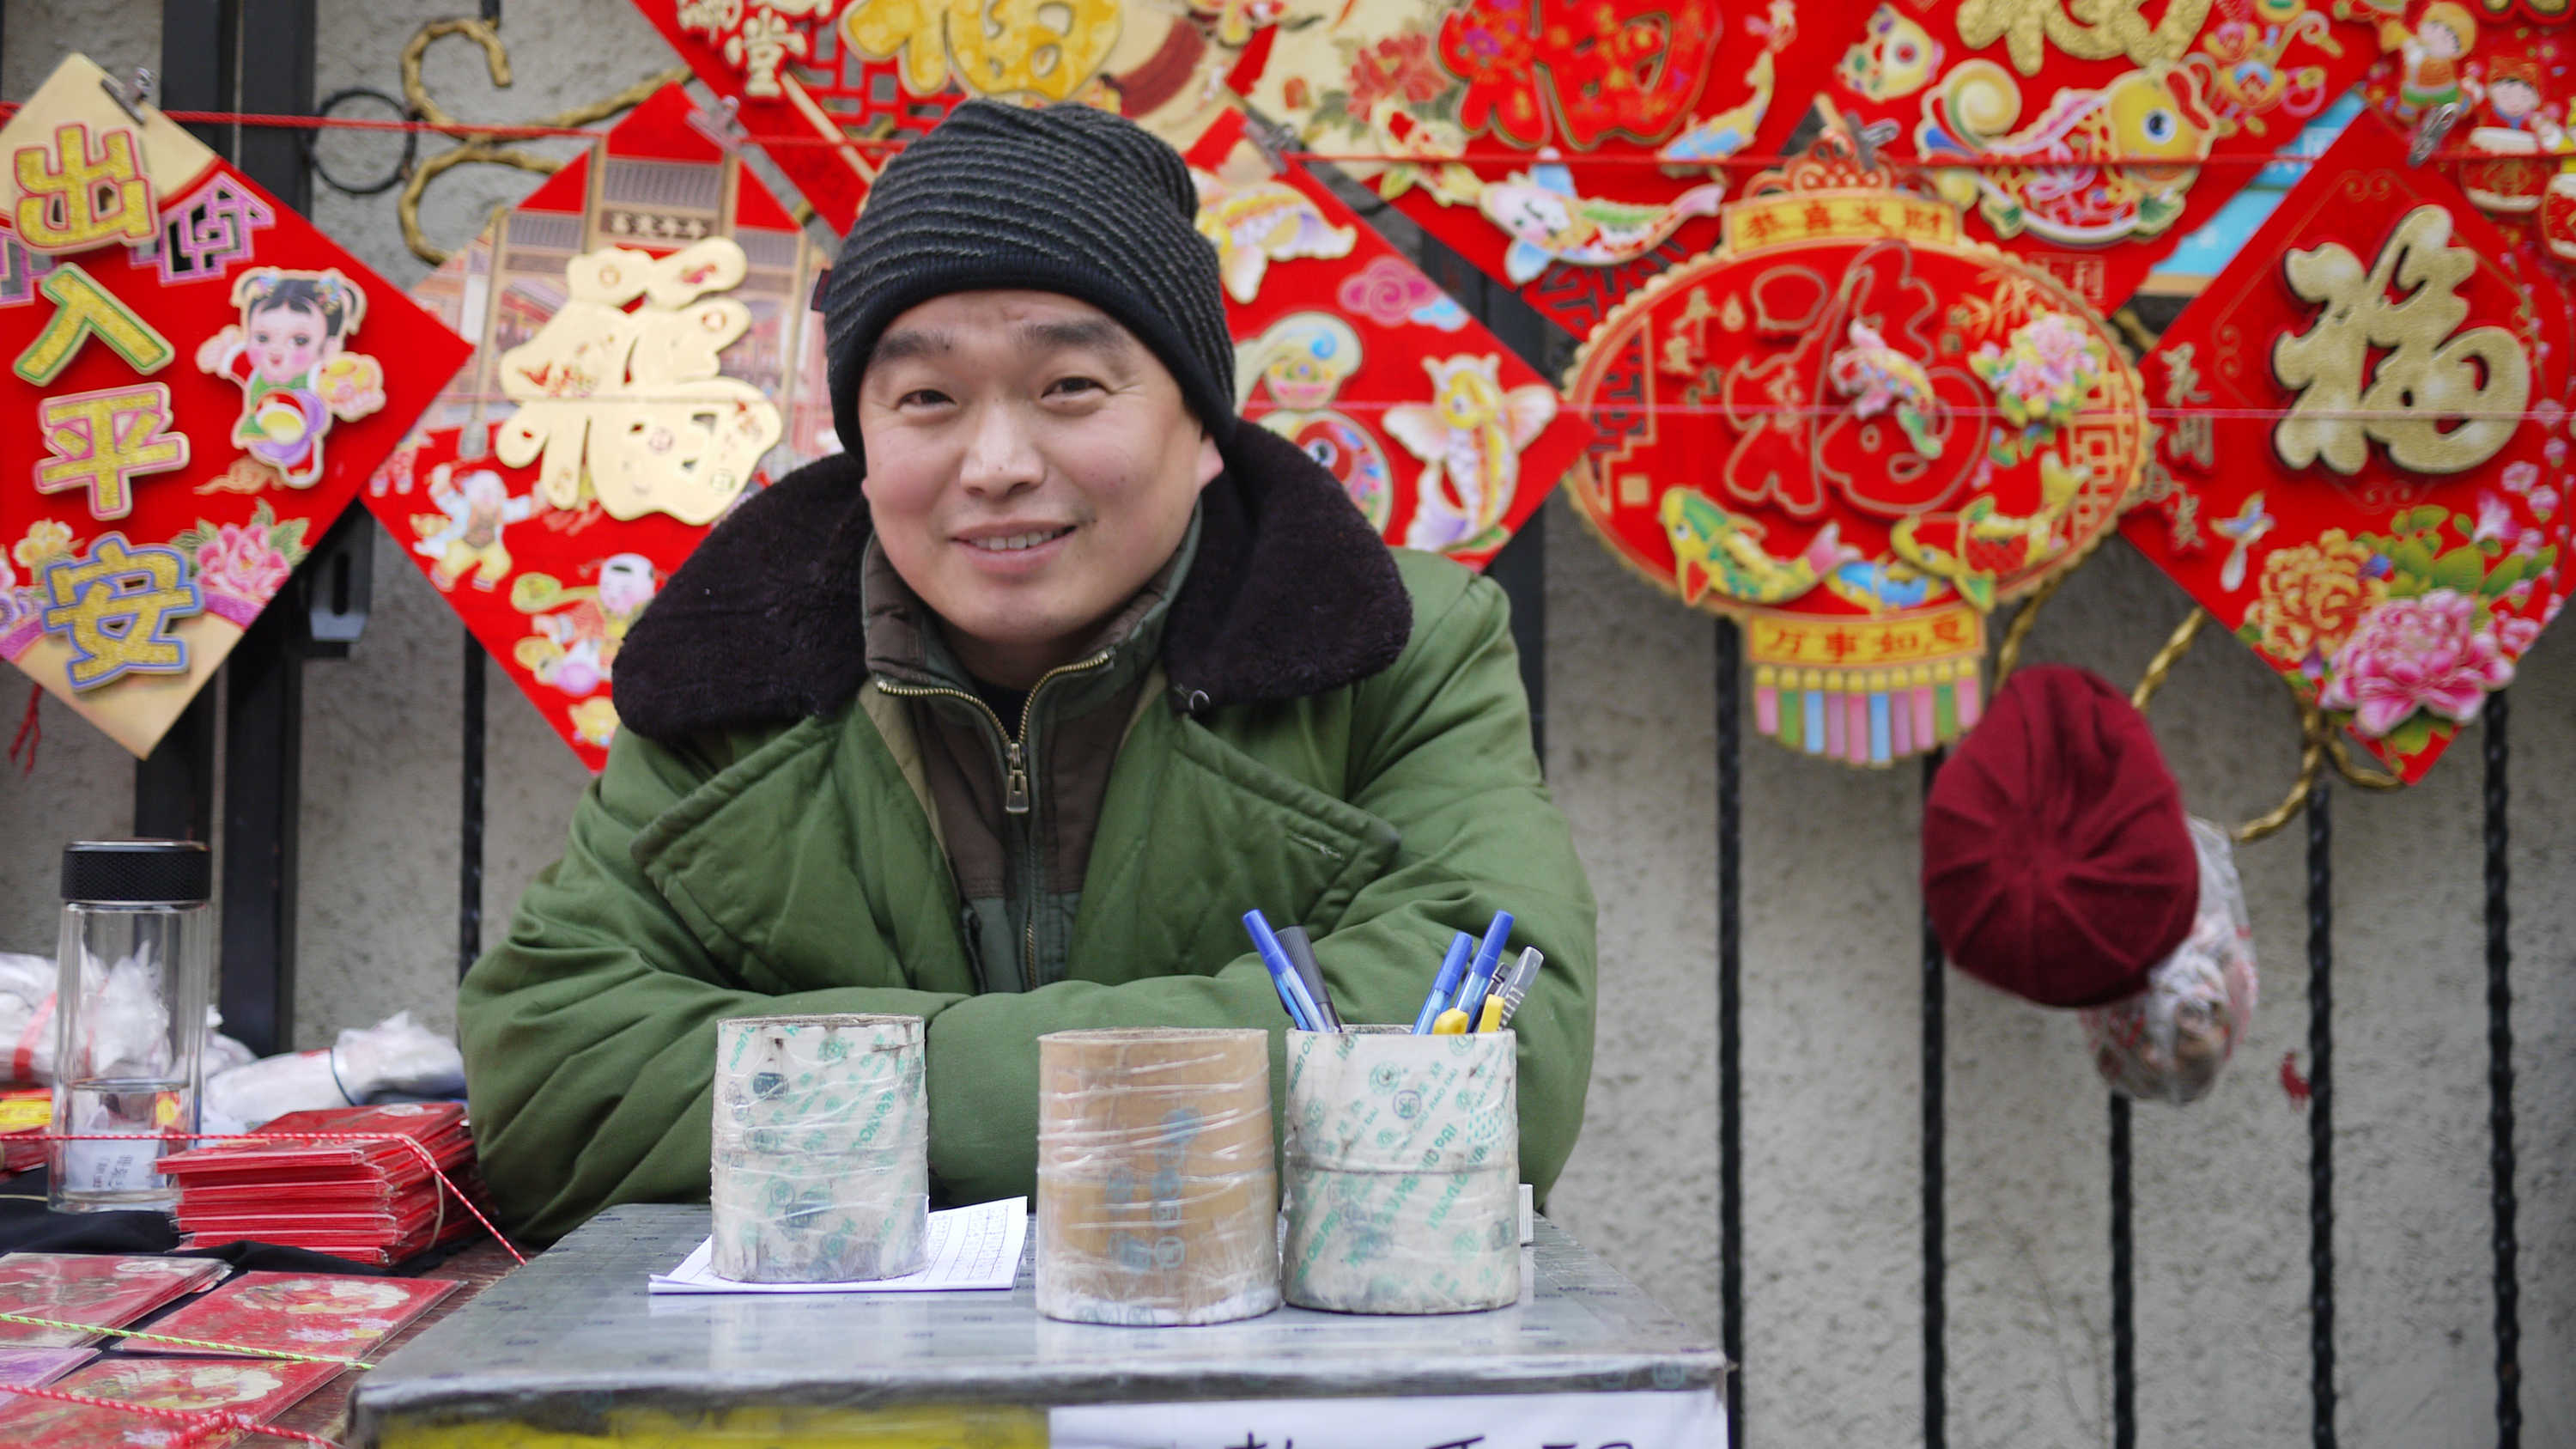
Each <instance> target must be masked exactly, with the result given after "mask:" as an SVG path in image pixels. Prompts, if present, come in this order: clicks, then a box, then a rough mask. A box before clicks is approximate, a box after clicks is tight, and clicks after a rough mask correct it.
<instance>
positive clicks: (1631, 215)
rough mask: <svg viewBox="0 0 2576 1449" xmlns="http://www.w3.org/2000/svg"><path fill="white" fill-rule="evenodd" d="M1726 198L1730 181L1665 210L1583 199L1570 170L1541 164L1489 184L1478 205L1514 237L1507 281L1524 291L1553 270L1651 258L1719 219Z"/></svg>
mask: <svg viewBox="0 0 2576 1449" xmlns="http://www.w3.org/2000/svg"><path fill="white" fill-rule="evenodd" d="M1540 154H1542V155H1548V154H1552V153H1547V152H1542V153H1540ZM1725 196H1726V183H1725V182H1723V181H1711V182H1707V183H1704V184H1702V185H1699V186H1694V187H1692V188H1691V189H1690V190H1688V191H1685V192H1683V193H1682V194H1681V195H1679V196H1676V197H1674V198H1673V199H1672V200H1671V201H1670V202H1668V203H1666V204H1664V205H1660V206H1653V205H1638V204H1634V203H1630V202H1624V201H1604V200H1601V199H1599V198H1597V197H1585V196H1577V195H1575V194H1574V176H1573V173H1571V172H1569V171H1567V170H1566V169H1565V166H1564V164H1563V163H1561V162H1557V161H1541V162H1540V163H1539V164H1537V165H1535V166H1532V167H1531V168H1530V169H1529V170H1527V171H1524V172H1521V173H1519V174H1517V175H1515V176H1513V177H1512V179H1511V180H1509V181H1496V182H1492V183H1489V184H1488V185H1487V186H1486V187H1485V190H1484V194H1483V195H1481V196H1479V197H1478V198H1477V199H1476V205H1477V208H1478V209H1479V210H1481V211H1483V212H1484V213H1485V219H1486V220H1488V221H1490V222H1492V223H1493V224H1494V225H1496V226H1498V227H1501V228H1502V229H1503V230H1504V231H1506V232H1509V233H1510V234H1511V237H1512V244H1511V248H1510V250H1508V251H1506V252H1505V253H1504V254H1503V273H1504V275H1505V276H1507V277H1509V278H1510V279H1511V280H1512V283H1513V285H1515V286H1518V285H1519V284H1520V283H1523V282H1526V281H1528V280H1529V279H1530V278H1532V277H1535V276H1537V275H1538V274H1539V273H1541V272H1543V271H1546V270H1547V267H1548V264H1549V263H1550V262H1568V263H1571V264H1573V265H1575V266H1578V267H1613V266H1617V265H1618V264H1619V263H1621V262H1624V261H1629V260H1631V259H1633V258H1636V257H1641V256H1644V255H1645V254H1646V253H1648V252H1650V251H1653V250H1654V249H1655V248H1657V247H1659V246H1661V245H1663V244H1664V240H1665V238H1667V237H1669V236H1671V235H1672V234H1673V233H1674V232H1676V231H1678V230H1680V229H1681V224H1682V223H1683V222H1684V221H1686V220H1688V219H1690V218H1691V217H1694V216H1715V215H1717V210H1718V204H1719V202H1721V201H1722V200H1724V199H1725Z"/></svg>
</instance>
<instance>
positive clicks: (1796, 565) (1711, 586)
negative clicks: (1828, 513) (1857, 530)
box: [1661, 488, 1860, 604]
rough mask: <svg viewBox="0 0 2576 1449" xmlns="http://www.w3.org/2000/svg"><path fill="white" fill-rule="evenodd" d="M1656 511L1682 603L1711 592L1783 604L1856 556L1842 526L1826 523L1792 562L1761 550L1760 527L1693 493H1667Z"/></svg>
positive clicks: (1684, 490)
mask: <svg viewBox="0 0 2576 1449" xmlns="http://www.w3.org/2000/svg"><path fill="white" fill-rule="evenodd" d="M1661 512H1662V516H1663V523H1664V537H1665V538H1666V539H1668V540H1670V541H1671V543H1672V546H1673V582H1674V584H1675V585H1676V586H1677V587H1679V588H1680V590H1681V594H1682V602H1683V603H1686V604H1697V603H1698V602H1699V601H1700V600H1701V599H1702V598H1704V597H1706V596H1707V595H1708V594H1709V593H1710V592H1712V591H1714V592H1716V593H1717V594H1719V595H1720V596H1722V597H1724V598H1729V599H1733V600H1736V601H1737V602H1739V603H1745V604H1785V603H1787V602H1789V601H1790V600H1791V599H1794V598H1797V597H1798V596H1799V595H1801V594H1804V593H1806V592H1807V591H1808V590H1810V589H1813V588H1814V587H1815V586H1816V584H1817V582H1818V581H1819V580H1821V579H1823V578H1824V577H1825V575H1826V574H1827V573H1829V572H1831V571H1832V570H1833V569H1834V568H1835V567H1836V566H1837V565H1840V564H1843V563H1847V562H1851V561H1855V560H1857V559H1858V557H1859V554H1860V551H1859V550H1858V549H1855V548H1851V547H1849V546H1847V545H1845V544H1844V543H1843V541H1842V525H1841V524H1838V523H1828V524H1826V525H1825V526H1824V527H1822V528H1820V529H1818V530H1816V536H1815V537H1814V538H1813V539H1810V540H1809V541H1808V543H1807V546H1806V548H1804V549H1802V550H1800V552H1799V554H1798V556H1797V557H1796V558H1786V559H1784V558H1778V557H1775V556H1774V555H1773V554H1772V553H1771V552H1770V551H1769V550H1767V549H1765V548H1763V546H1762V525H1761V524H1759V523H1757V522H1755V521H1753V520H1752V519H1750V518H1744V517H1740V516H1738V515H1736V514H1732V513H1729V512H1727V511H1726V510H1725V509H1724V508H1722V507H1720V506H1719V505H1718V503H1717V501H1716V500H1715V499H1712V498H1710V497H1709V496H1708V495H1707V494H1705V493H1702V492H1700V491H1699V490H1698V489H1696V488H1672V489H1668V490H1666V491H1665V493H1664V498H1663V504H1662V508H1661Z"/></svg>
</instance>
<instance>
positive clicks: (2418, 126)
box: [2406, 101, 2460, 166]
mask: <svg viewBox="0 0 2576 1449" xmlns="http://www.w3.org/2000/svg"><path fill="white" fill-rule="evenodd" d="M2459 123H2460V103H2459V102H2458V101H2444V102H2443V103H2442V104H2440V105H2438V106H2435V107H2434V108H2433V109H2431V110H2429V111H2426V112H2425V113H2424V119H2423V120H2421V121H2418V122H2416V123H2415V134H2414V135H2412V136H2410V137H2408V138H2407V141H2406V164H2407V165H2409V166H2421V165H2423V164H2424V161H2425V158H2427V157H2429V156H2431V155H2432V154H2433V153H2434V152H2436V151H2438V150H2440V149H2442V142H2443V141H2444V140H2446V139H2447V138H2448V137H2449V136H2450V134H2451V128H2452V127H2453V126H2456V125H2458V124H2459Z"/></svg>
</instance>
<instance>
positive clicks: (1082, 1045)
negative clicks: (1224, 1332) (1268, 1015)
mask: <svg viewBox="0 0 2576 1449" xmlns="http://www.w3.org/2000/svg"><path fill="white" fill-rule="evenodd" d="M1038 1074H1039V1111H1038V1281H1037V1297H1038V1309H1039V1311H1040V1312H1042V1313H1044V1314H1046V1315H1048V1316H1049V1317H1053V1318H1064V1319H1071V1320H1074V1321H1077V1322H1086V1323H1123V1324H1160V1325H1173V1324H1191V1323H1218V1322H1223V1321H1225V1320H1227V1319H1233V1318H1246V1317H1251V1316H1253V1315H1255V1314H1259V1313H1266V1312H1268V1311H1269V1310H1270V1309H1272V1308H1275V1307H1277V1306H1278V1303H1279V1257H1278V1238H1277V1227H1276V1223H1277V1218H1278V1205H1279V1195H1278V1180H1277V1177H1276V1174H1275V1172H1274V1170H1273V1168H1272V1159H1271V1136H1270V1039H1269V1034H1268V1033H1266V1032H1260V1031H1193V1030H1182V1029H1170V1030H1138V1031H1098V1032H1058V1033H1055V1034H1052V1035H1049V1036H1044V1037H1040V1038H1039V1039H1038Z"/></svg>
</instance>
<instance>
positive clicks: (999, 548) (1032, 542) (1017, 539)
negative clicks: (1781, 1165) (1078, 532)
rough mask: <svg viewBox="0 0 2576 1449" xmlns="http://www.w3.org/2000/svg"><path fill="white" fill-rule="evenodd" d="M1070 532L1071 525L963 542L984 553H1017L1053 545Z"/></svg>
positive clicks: (1071, 530)
mask: <svg viewBox="0 0 2576 1449" xmlns="http://www.w3.org/2000/svg"><path fill="white" fill-rule="evenodd" d="M1071 532H1073V525H1071V524H1066V525H1065V526H1064V527H1062V528H1041V529H1035V530H1032V531H1031V532H1028V533H1014V534H1009V535H1007V536H1005V537H1001V538H970V539H967V540H966V541H965V542H966V546H967V547H968V548H975V549H981V550H983V551H984V552H986V553H1018V552H1020V551H1022V550H1024V549H1032V548H1035V547H1037V546H1038V545H1039V544H1042V543H1053V542H1055V541H1056V540H1057V539H1059V538H1062V537H1064V536H1065V535H1066V534H1068V533H1071Z"/></svg>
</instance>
